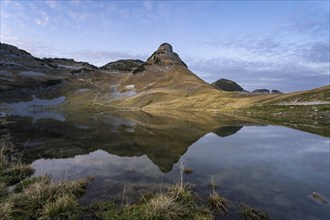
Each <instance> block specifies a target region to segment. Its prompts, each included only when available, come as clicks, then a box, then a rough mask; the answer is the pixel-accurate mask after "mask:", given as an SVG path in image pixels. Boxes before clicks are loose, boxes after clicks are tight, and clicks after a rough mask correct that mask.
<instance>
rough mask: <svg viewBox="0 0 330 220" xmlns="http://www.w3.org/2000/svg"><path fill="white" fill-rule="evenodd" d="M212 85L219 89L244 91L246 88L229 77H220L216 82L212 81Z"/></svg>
mask: <svg viewBox="0 0 330 220" xmlns="http://www.w3.org/2000/svg"><path fill="white" fill-rule="evenodd" d="M212 85H213V86H214V87H215V88H216V89H219V90H224V91H229V92H234V91H239V92H241V91H244V89H243V88H242V87H241V86H240V85H238V84H237V83H236V82H234V81H231V80H229V79H223V78H222V79H219V80H217V81H216V82H214V83H212Z"/></svg>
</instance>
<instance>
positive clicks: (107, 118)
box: [2, 112, 330, 219]
mask: <svg viewBox="0 0 330 220" xmlns="http://www.w3.org/2000/svg"><path fill="white" fill-rule="evenodd" d="M65 118H66V121H65V122H61V121H55V120H38V121H37V122H34V123H33V122H32V119H29V118H11V119H10V123H8V124H5V125H2V128H3V129H6V130H7V131H10V133H11V135H12V137H13V140H15V141H16V142H17V143H18V144H19V145H20V146H22V149H23V148H25V159H26V160H27V162H33V163H32V165H33V167H34V168H35V169H36V173H35V175H44V174H49V175H52V176H53V177H54V178H56V179H79V178H85V177H89V176H93V177H95V179H94V180H93V181H92V182H91V184H90V186H89V188H88V190H87V193H86V195H84V196H83V197H82V199H81V202H82V203H92V202H95V201H99V200H112V201H117V202H119V203H121V202H122V199H123V198H124V202H132V201H134V200H135V199H136V198H137V196H139V195H140V193H143V192H147V191H157V190H158V191H159V190H160V188H161V186H165V185H167V184H173V183H176V182H177V181H178V179H179V173H180V170H179V169H180V166H181V163H184V165H185V166H187V167H189V168H191V169H192V171H193V172H192V173H191V174H189V175H185V176H184V180H185V181H186V182H189V183H191V184H193V185H194V186H195V189H196V191H197V192H199V194H200V195H201V196H207V195H208V194H209V193H210V189H209V187H208V184H209V182H210V179H211V178H214V179H215V181H216V183H217V184H218V185H219V191H220V193H221V194H222V195H224V196H225V197H227V198H228V199H229V200H231V201H234V202H244V203H247V204H248V205H250V206H253V207H257V208H260V209H262V210H264V211H266V212H268V213H269V214H270V217H271V218H274V219H288V218H289V219H329V217H330V216H329V211H328V210H329V206H328V205H319V204H317V203H315V202H313V201H311V200H310V199H308V198H307V196H308V195H310V194H311V193H312V192H317V193H320V194H322V195H324V196H326V197H329V181H330V177H329V165H330V164H329V163H330V161H329V155H330V149H329V138H325V137H321V136H317V135H314V134H309V133H306V132H301V131H298V130H294V129H290V128H286V127H279V126H260V125H259V124H258V122H256V121H254V120H253V119H248V118H237V117H233V116H228V115H218V114H200V113H175V112H168V113H167V114H159V115H154V114H147V113H144V112H110V113H109V112H102V113H92V112H91V113H84V114H82V113H80V114H77V113H72V114H66V115H65ZM24 146H25V147H24Z"/></svg>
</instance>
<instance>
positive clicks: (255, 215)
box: [240, 204, 270, 220]
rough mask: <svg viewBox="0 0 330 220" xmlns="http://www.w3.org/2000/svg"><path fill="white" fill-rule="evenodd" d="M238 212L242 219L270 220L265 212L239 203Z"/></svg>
mask: <svg viewBox="0 0 330 220" xmlns="http://www.w3.org/2000/svg"><path fill="white" fill-rule="evenodd" d="M240 214H241V217H242V218H243V219H244V220H270V218H269V216H268V214H267V213H265V212H262V211H259V210H257V209H254V208H251V207H249V206H247V205H244V204H240Z"/></svg>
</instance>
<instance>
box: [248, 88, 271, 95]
mask: <svg viewBox="0 0 330 220" xmlns="http://www.w3.org/2000/svg"><path fill="white" fill-rule="evenodd" d="M252 93H253V94H270V91H269V90H268V89H256V90H253V92H252Z"/></svg>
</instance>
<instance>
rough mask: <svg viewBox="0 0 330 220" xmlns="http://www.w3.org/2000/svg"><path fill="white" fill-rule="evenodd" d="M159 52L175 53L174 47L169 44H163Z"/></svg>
mask: <svg viewBox="0 0 330 220" xmlns="http://www.w3.org/2000/svg"><path fill="white" fill-rule="evenodd" d="M158 50H165V51H170V52H173V47H172V45H171V44H169V43H163V44H161V45H160V46H159V48H158Z"/></svg>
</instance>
